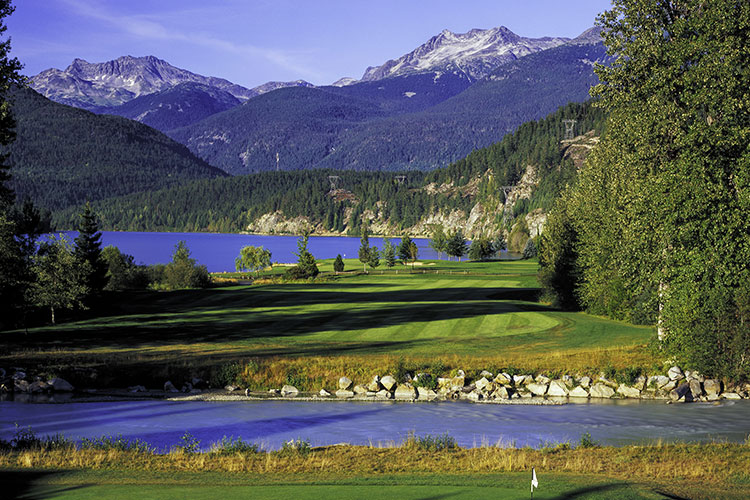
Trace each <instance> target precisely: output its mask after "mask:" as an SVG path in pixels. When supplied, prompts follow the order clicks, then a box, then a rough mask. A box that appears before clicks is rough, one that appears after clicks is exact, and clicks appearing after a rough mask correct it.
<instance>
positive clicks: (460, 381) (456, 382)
mask: <svg viewBox="0 0 750 500" xmlns="http://www.w3.org/2000/svg"><path fill="white" fill-rule="evenodd" d="M464 386H466V378H465V377H463V376H462V375H459V376H457V377H453V378H452V379H451V388H452V389H454V390H456V389H463V388H464Z"/></svg>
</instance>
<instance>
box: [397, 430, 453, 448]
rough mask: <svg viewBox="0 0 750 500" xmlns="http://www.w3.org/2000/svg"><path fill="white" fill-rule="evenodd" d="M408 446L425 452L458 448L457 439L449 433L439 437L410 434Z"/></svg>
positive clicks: (407, 441)
mask: <svg viewBox="0 0 750 500" xmlns="http://www.w3.org/2000/svg"><path fill="white" fill-rule="evenodd" d="M406 446H407V447H413V448H417V449H418V450H424V451H442V450H455V449H457V448H458V444H457V443H456V439H455V438H453V437H452V436H451V435H450V434H448V433H447V432H446V433H445V434H440V435H437V436H432V435H430V434H425V435H424V436H415V435H414V434H410V435H409V437H408V438H407V440H406Z"/></svg>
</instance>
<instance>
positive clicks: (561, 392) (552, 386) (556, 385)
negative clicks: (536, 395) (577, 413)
mask: <svg viewBox="0 0 750 500" xmlns="http://www.w3.org/2000/svg"><path fill="white" fill-rule="evenodd" d="M567 395H568V387H567V386H566V385H565V382H564V381H562V380H553V381H552V382H550V383H549V389H547V396H567Z"/></svg>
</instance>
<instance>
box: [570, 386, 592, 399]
mask: <svg viewBox="0 0 750 500" xmlns="http://www.w3.org/2000/svg"><path fill="white" fill-rule="evenodd" d="M568 396H570V397H571V398H587V397H589V393H588V391H587V390H586V389H584V388H583V387H581V386H580V385H579V386H578V387H574V388H573V390H571V391H570V392H569V393H568Z"/></svg>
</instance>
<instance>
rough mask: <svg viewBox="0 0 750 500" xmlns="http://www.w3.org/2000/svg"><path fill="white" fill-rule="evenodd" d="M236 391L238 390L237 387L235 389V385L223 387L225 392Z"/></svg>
mask: <svg viewBox="0 0 750 500" xmlns="http://www.w3.org/2000/svg"><path fill="white" fill-rule="evenodd" d="M237 389H239V387H237V386H236V385H232V384H227V385H225V386H224V390H225V391H227V392H234V391H236V390H237Z"/></svg>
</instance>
